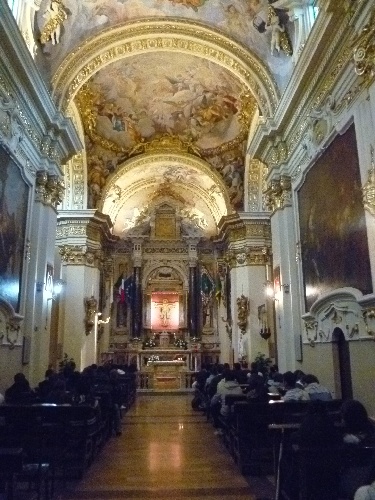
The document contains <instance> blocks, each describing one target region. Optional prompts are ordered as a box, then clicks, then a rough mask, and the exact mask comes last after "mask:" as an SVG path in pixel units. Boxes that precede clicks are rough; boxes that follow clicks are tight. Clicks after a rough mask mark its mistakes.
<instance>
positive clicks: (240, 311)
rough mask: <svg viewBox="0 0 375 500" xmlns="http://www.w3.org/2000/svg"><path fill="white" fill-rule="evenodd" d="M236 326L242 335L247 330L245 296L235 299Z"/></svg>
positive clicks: (247, 302) (247, 307)
mask: <svg viewBox="0 0 375 500" xmlns="http://www.w3.org/2000/svg"><path fill="white" fill-rule="evenodd" d="M236 302H237V318H238V319H237V324H238V326H239V327H240V330H241V333H242V334H244V333H245V332H246V328H247V318H248V316H249V312H250V310H249V299H248V297H245V295H243V294H242V295H241V297H238V298H237V301H236Z"/></svg>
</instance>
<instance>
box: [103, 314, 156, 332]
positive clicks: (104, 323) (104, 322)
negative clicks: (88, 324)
mask: <svg viewBox="0 0 375 500" xmlns="http://www.w3.org/2000/svg"><path fill="white" fill-rule="evenodd" d="M96 315H97V317H98V325H106V324H107V323H109V321H110V319H111V316H108V318H107V319H99V318H100V316H101V315H102V313H96ZM154 335H155V334H154Z"/></svg>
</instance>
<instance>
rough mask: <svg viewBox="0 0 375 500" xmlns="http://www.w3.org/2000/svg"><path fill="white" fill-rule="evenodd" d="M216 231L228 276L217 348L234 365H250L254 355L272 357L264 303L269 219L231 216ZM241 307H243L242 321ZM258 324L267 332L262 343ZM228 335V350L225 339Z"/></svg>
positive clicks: (270, 319)
mask: <svg viewBox="0 0 375 500" xmlns="http://www.w3.org/2000/svg"><path fill="white" fill-rule="evenodd" d="M219 229H220V238H221V239H222V244H223V246H224V248H225V250H224V260H225V262H226V265H227V266H228V269H229V272H230V304H228V305H229V307H230V312H229V311H226V317H224V316H223V315H220V317H221V321H220V322H219V335H220V338H221V339H222V342H221V344H222V346H223V347H224V346H225V345H226V346H227V347H230V348H231V349H233V361H234V362H237V361H240V362H250V361H251V360H252V359H254V358H255V356H256V355H257V353H258V352H262V353H264V354H266V355H267V356H269V355H270V354H271V355H273V356H274V345H275V340H274V335H273V333H274V332H273V323H274V321H273V304H272V302H271V303H270V302H269V301H267V299H266V294H265V283H266V281H267V275H268V271H269V267H270V264H271V262H272V254H271V232H270V222H269V217H268V216H267V215H266V214H264V213H262V214H261V213H258V214H256V213H251V214H250V213H248V214H245V213H241V214H236V215H231V216H228V217H227V218H225V219H223V220H222V221H220V227H219ZM244 304H246V305H247V312H246V315H245V316H246V317H244V307H243V306H244ZM220 312H223V310H222V309H221V311H220ZM260 313H262V317H261V318H260V317H259V314H260ZM224 320H226V321H224ZM262 320H263V326H264V327H265V325H266V324H267V329H268V326H269V328H270V330H271V335H270V336H269V337H268V338H266V339H265V338H263V337H262V336H261V335H260V331H261V329H262ZM228 331H230V337H231V345H230V346H228V342H227V338H226V337H227V336H228ZM223 351H224V348H222V352H223ZM223 355H224V357H225V356H228V353H225V352H223Z"/></svg>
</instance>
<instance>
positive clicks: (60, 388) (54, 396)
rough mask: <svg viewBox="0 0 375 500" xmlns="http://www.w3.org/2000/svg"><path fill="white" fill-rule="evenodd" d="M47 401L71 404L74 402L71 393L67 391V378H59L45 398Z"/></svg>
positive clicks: (57, 403)
mask: <svg viewBox="0 0 375 500" xmlns="http://www.w3.org/2000/svg"><path fill="white" fill-rule="evenodd" d="M44 401H45V403H49V404H55V405H70V404H71V403H72V397H71V395H70V394H69V393H68V392H67V391H66V384H65V380H64V379H62V378H57V379H56V380H55V381H54V383H53V386H52V388H51V390H50V392H49V393H48V394H47V396H46V397H45V398H44Z"/></svg>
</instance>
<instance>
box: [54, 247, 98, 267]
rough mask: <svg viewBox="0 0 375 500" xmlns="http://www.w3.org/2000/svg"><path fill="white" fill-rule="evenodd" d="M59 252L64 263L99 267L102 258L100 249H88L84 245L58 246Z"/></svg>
mask: <svg viewBox="0 0 375 500" xmlns="http://www.w3.org/2000/svg"><path fill="white" fill-rule="evenodd" d="M59 254H60V256H61V260H62V262H63V263H64V264H65V265H76V266H89V267H100V264H101V262H102V260H103V256H102V252H101V251H100V250H93V249H88V248H86V247H84V246H74V245H63V246H59Z"/></svg>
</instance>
